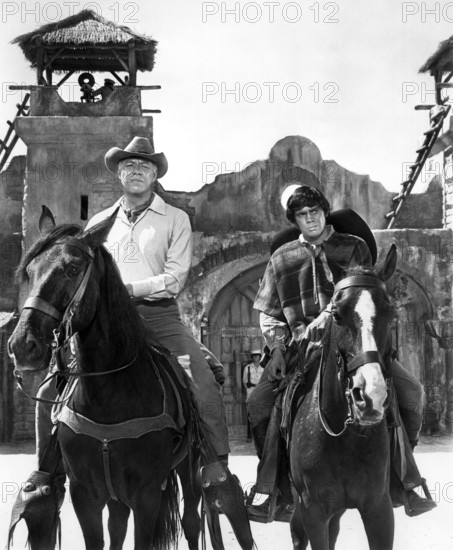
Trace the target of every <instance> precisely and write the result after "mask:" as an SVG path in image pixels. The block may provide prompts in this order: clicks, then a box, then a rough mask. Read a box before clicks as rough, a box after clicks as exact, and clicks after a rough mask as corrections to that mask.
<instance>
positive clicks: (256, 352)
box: [250, 348, 262, 355]
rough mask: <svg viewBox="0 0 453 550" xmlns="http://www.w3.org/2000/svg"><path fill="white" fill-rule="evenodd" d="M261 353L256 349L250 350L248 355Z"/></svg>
mask: <svg viewBox="0 0 453 550" xmlns="http://www.w3.org/2000/svg"><path fill="white" fill-rule="evenodd" d="M261 354H262V351H261V350H260V349H258V348H256V349H252V350H250V355H261Z"/></svg>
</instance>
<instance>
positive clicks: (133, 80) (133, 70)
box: [129, 41, 137, 86]
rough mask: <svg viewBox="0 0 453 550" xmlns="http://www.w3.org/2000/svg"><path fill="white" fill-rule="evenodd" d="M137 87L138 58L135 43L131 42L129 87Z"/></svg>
mask: <svg viewBox="0 0 453 550" xmlns="http://www.w3.org/2000/svg"><path fill="white" fill-rule="evenodd" d="M136 85H137V57H136V52H135V42H134V41H131V42H129V86H136Z"/></svg>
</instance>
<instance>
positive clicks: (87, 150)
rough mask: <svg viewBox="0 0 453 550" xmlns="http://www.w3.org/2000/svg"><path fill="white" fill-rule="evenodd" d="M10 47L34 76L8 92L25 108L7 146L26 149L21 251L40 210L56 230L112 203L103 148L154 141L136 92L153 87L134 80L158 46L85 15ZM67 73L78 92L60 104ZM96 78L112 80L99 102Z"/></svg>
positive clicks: (114, 189)
mask: <svg viewBox="0 0 453 550" xmlns="http://www.w3.org/2000/svg"><path fill="white" fill-rule="evenodd" d="M14 42H15V43H17V44H18V45H19V46H20V48H21V49H22V51H23V53H24V55H25V57H26V58H27V60H28V61H29V62H30V64H31V66H32V67H33V68H34V69H36V81H37V82H36V84H35V85H29V86H16V87H13V86H12V87H11V88H13V89H25V90H26V92H27V94H26V96H25V98H24V102H23V104H22V112H21V113H20V114H21V115H24V114H25V112H26V109H27V106H28V105H27V102H28V97H27V96H28V95H29V100H30V105H29V110H28V115H27V116H18V117H17V118H16V119H15V121H14V125H13V129H14V132H15V134H16V135H14V137H13V139H14V138H15V139H17V137H20V138H21V139H22V140H23V141H24V142H25V144H26V145H27V163H26V175H25V190H24V206H23V216H22V222H23V227H22V234H23V239H24V244H25V247H26V248H27V247H28V246H29V245H30V244H31V243H32V242H33V241H34V240H35V239H36V236H37V227H38V220H39V217H40V214H41V205H43V204H45V205H47V206H48V207H49V208H50V209H51V210H52V211H53V212H54V214H55V215H56V221H57V223H79V224H81V225H83V224H84V222H85V221H86V220H87V219H89V218H90V217H91V215H92V214H93V213H94V212H97V211H98V210H100V209H101V208H103V207H105V206H107V205H109V204H111V203H112V202H113V200H114V199H115V198H116V197H117V196H118V194H119V192H120V190H119V186H118V184H117V182H116V181H115V177H114V176H113V175H112V174H111V173H110V172H108V171H107V169H106V168H105V166H104V161H103V158H104V154H105V152H106V151H107V150H108V149H109V148H110V147H113V146H125V145H126V144H127V143H128V142H129V141H130V140H131V139H132V137H133V136H135V135H138V136H145V137H148V138H150V139H151V140H152V139H153V119H152V117H151V116H147V115H148V114H149V113H152V112H159V111H152V110H149V109H148V110H147V109H143V108H142V104H141V92H142V90H149V89H158V88H160V86H138V85H137V72H138V71H141V72H144V71H151V70H152V69H153V67H154V56H155V52H156V44H157V42H156V41H155V40H153V39H151V38H150V37H149V36H144V35H141V34H138V33H136V32H134V31H132V30H131V29H129V28H128V27H125V26H119V25H117V24H115V23H113V22H112V21H108V20H107V19H105V18H103V17H101V16H99V15H98V14H96V13H95V12H93V11H91V10H84V11H81V12H80V13H78V14H76V15H73V16H71V17H68V18H66V19H64V20H61V21H59V22H57V23H52V24H49V25H45V26H42V27H40V28H39V29H37V30H35V31H33V32H30V33H27V34H24V35H21V36H18V37H17V38H16V39H15V40H14ZM74 73H80V75H79V79H78V82H79V85H80V91H79V90H77V98H76V99H77V100H76V101H65V100H64V99H63V98H62V96H61V95H60V93H59V92H60V90H61V87H62V85H63V84H64V83H65V82H67V81H68V79H69V78H70V77H71V76H72V75H73V74H74ZM96 73H109V76H110V75H111V76H112V77H113V78H112V79H109V80H110V82H109V83H108V84H109V86H108V88H107V92H108V93H102V98H101V99H99V98H98V96H97V94H96V88H95V85H94V82H95V77H94V74H96ZM120 73H126V75H125V76H120ZM57 75H58V78H59V80H58V81H57V82H55V80H56V79H55V77H56V76H57ZM114 83H115V84H116V85H114V86H113V84H114ZM101 92H102V90H101ZM25 99H27V101H25ZM11 148H12V147H11V146H8V145H7V144H6V143H5V142H3V144H2V150H1V151H0V152H1V153H3V156H4V157H5V156H6V155H9V153H10V152H11V151H10V150H11ZM1 160H3V161H4V159H1ZM0 163H1V161H0Z"/></svg>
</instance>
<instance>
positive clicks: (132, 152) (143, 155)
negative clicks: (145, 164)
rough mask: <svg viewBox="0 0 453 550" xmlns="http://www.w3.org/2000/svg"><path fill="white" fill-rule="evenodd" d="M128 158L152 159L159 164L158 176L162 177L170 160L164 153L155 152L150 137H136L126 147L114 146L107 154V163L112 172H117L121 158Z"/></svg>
mask: <svg viewBox="0 0 453 550" xmlns="http://www.w3.org/2000/svg"><path fill="white" fill-rule="evenodd" d="M127 158H140V159H146V160H149V161H151V162H152V163H153V164H155V165H156V166H157V177H158V178H161V177H162V176H164V175H165V174H166V173H167V170H168V162H167V158H166V156H165V155H164V153H155V152H154V146H153V144H152V143H151V141H150V140H149V139H148V138H145V137H137V136H136V137H134V139H133V140H132V141H131V142H130V143H129V144H128V145H126V147H125V148H124V149H120V148H119V147H112V148H111V149H109V150H108V151H107V153H106V154H105V165H106V166H107V168H108V169H109V170H110V172H116V169H117V167H118V163H119V162H120V160H124V159H127Z"/></svg>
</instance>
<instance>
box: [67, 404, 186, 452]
mask: <svg viewBox="0 0 453 550" xmlns="http://www.w3.org/2000/svg"><path fill="white" fill-rule="evenodd" d="M58 420H59V421H60V422H62V423H63V424H66V426H68V428H70V429H71V430H72V431H73V432H74V433H76V434H81V435H88V436H90V437H94V438H95V439H97V440H98V441H101V442H102V443H104V442H107V443H109V442H110V441H115V440H116V439H136V438H139V437H142V435H145V434H147V433H149V432H155V431H160V430H164V429H166V428H170V429H173V430H175V431H179V429H178V426H177V425H176V422H175V420H174V419H173V418H172V417H171V416H170V415H169V414H168V413H165V412H164V413H162V414H160V415H158V416H152V417H150V418H134V419H132V420H126V421H124V422H120V423H118V424H100V423H99V422H93V420H90V419H89V418H86V417H85V416H83V415H81V414H79V413H76V412H74V411H73V410H72V409H70V408H69V407H68V406H67V405H65V406H63V408H62V409H61V413H60V415H59V417H58Z"/></svg>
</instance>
